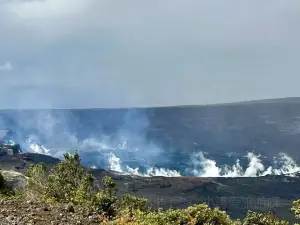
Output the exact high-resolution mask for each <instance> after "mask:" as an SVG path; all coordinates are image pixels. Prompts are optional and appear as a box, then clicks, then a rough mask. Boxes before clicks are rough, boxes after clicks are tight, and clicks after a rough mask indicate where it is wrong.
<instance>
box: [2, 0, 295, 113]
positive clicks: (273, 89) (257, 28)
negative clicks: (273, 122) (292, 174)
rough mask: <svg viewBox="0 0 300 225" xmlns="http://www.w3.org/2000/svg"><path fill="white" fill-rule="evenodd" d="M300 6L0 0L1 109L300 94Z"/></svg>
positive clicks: (217, 0) (255, 1)
mask: <svg viewBox="0 0 300 225" xmlns="http://www.w3.org/2000/svg"><path fill="white" fill-rule="evenodd" d="M299 40H300V1H299V0H289V1H286V0H265V1H261V0H244V1H240V0H226V1H224V0H205V1H204V0H203V1H199V0H188V1H182V0H164V1H161V0H151V1H140V0H126V1H123V0H0V84H1V88H0V108H3V109H4V108H91V107H93V108H94V107H138V106H142V107H144V106H167V105H189V104H214V103H227V102H236V101H246V100H256V99H265V98H280V97H298V96H300V88H299V84H300V63H299V62H300V41H299Z"/></svg>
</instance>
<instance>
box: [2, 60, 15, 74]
mask: <svg viewBox="0 0 300 225" xmlns="http://www.w3.org/2000/svg"><path fill="white" fill-rule="evenodd" d="M12 70H13V67H12V65H11V63H10V62H5V63H4V64H2V65H1V64H0V71H2V72H10V71H12Z"/></svg>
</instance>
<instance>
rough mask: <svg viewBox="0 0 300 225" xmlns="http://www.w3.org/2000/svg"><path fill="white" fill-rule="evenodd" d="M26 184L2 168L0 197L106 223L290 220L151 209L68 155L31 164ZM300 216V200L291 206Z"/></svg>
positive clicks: (201, 224)
mask: <svg viewBox="0 0 300 225" xmlns="http://www.w3.org/2000/svg"><path fill="white" fill-rule="evenodd" d="M26 177H27V178H28V179H27V185H26V187H25V188H24V189H23V190H22V191H12V190H11V189H9V188H8V187H7V185H6V182H5V179H4V177H3V176H2V174H1V171H0V196H1V197H2V198H18V199H22V200H24V201H28V200H30V201H36V202H45V203H48V204H49V203H50V204H53V205H55V204H61V203H63V204H71V205H74V206H81V207H84V208H86V209H87V210H88V211H90V212H93V213H97V214H98V215H99V224H106V225H125V224H129V225H140V224H145V225H177V224H178V225H185V224H187V225H288V224H290V223H289V222H287V221H284V220H280V219H278V218H276V217H275V216H274V215H273V214H271V213H258V212H252V211H249V212H248V214H247V216H246V217H245V218H244V219H242V220H233V219H231V218H230V217H229V216H228V215H227V214H226V212H223V211H221V210H220V209H218V208H214V209H212V208H209V207H208V205H207V204H205V203H203V204H200V205H192V206H190V207H188V208H186V209H166V210H161V209H151V208H149V207H148V206H147V199H146V198H138V197H136V196H133V195H130V194H125V195H124V196H122V197H120V198H118V197H117V195H116V193H117V191H118V190H117V187H116V184H115V182H114V181H113V179H112V178H111V177H104V178H103V180H102V182H103V186H102V187H101V188H100V187H99V186H97V185H96V184H95V178H94V177H93V176H92V174H90V173H87V172H86V171H85V169H84V168H83V167H82V166H81V164H80V157H79V155H78V153H77V152H75V154H73V155H70V154H65V155H64V160H62V161H61V162H60V163H59V164H57V165H56V166H55V167H54V168H53V169H52V170H51V171H47V169H46V166H45V165H44V164H36V165H31V166H30V167H29V169H28V171H27V173H26ZM291 210H292V211H293V212H294V213H295V216H296V218H300V200H297V201H295V202H294V204H293V207H292V209H291Z"/></svg>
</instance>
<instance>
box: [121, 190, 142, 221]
mask: <svg viewBox="0 0 300 225" xmlns="http://www.w3.org/2000/svg"><path fill="white" fill-rule="evenodd" d="M147 201H148V200H147V199H146V198H138V197H136V196H134V195H130V194H125V195H124V196H123V197H122V199H121V204H120V210H121V211H122V212H120V213H122V214H123V213H125V214H126V215H128V216H129V217H133V216H134V214H135V212H136V211H140V212H147V211H148V207H147Z"/></svg>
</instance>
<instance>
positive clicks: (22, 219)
mask: <svg viewBox="0 0 300 225" xmlns="http://www.w3.org/2000/svg"><path fill="white" fill-rule="evenodd" d="M0 224H1V225H12V224H14V225H34V224H35V225H46V224H47V225H61V224H62V225H85V224H86V225H96V224H99V219H98V216H97V215H96V214H89V213H87V212H86V211H85V210H84V209H82V208H80V207H73V206H72V205H48V204H41V203H33V202H31V201H27V202H24V201H16V200H6V201H3V200H2V201H0Z"/></svg>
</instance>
